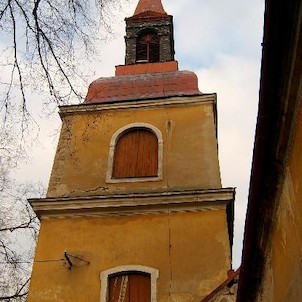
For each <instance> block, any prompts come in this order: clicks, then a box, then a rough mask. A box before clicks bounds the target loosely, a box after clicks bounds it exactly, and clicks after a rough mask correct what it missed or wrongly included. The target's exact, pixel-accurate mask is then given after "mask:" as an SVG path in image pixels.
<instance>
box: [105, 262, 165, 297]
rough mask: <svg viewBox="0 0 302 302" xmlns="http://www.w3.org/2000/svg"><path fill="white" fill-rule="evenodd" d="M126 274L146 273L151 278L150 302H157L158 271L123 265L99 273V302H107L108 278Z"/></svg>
mask: <svg viewBox="0 0 302 302" xmlns="http://www.w3.org/2000/svg"><path fill="white" fill-rule="evenodd" d="M127 272H137V273H147V274H150V276H151V302H157V286H156V284H157V279H158V278H159V271H158V269H155V268H152V267H148V266H143V265H124V266H118V267H114V268H111V269H108V270H105V271H103V272H101V274H100V278H101V302H107V300H108V281H109V276H111V275H114V274H117V273H127Z"/></svg>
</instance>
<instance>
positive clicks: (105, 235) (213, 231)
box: [28, 209, 230, 302]
mask: <svg viewBox="0 0 302 302" xmlns="http://www.w3.org/2000/svg"><path fill="white" fill-rule="evenodd" d="M227 237H228V234H227V225H226V218H225V209H221V210H209V211H201V212H196V213H170V214H169V213H166V214H161V215H158V214H151V215H137V216H135V215H134V216H120V217H90V218H89V217H83V218H80V217H79V218H65V219H64V218H61V219H60V218H58V219H47V220H42V225H41V230H40V235H39V242H38V248H37V251H36V258H35V263H34V270H33V275H32V280H31V287H30V294H29V298H28V301H29V302H43V301H45V302H46V301H73V302H77V301H78V302H83V301H85V302H90V301H91V302H95V301H100V295H101V290H104V289H101V282H100V273H101V272H102V271H104V270H107V269H110V268H113V267H116V266H122V265H143V266H148V267H152V268H155V269H158V270H159V278H158V280H157V284H156V287H157V301H159V302H165V301H182V302H187V301H188V302H189V301H190V302H193V301H194V302H195V301H196V302H198V301H200V300H201V298H202V297H203V296H205V295H206V294H208V293H209V292H210V291H211V290H213V289H214V288H215V287H216V286H217V285H218V284H220V283H221V282H222V281H224V280H225V278H226V274H227V271H228V270H229V269H230V250H229V242H228V240H227ZM64 251H67V252H68V253H69V254H71V255H74V256H77V257H80V258H83V259H85V260H87V261H89V262H90V264H86V263H85V262H81V261H78V260H76V259H73V258H71V260H72V261H73V262H74V266H73V267H72V269H71V270H69V269H68V265H67V263H66V261H65V262H64V261H58V262H43V261H45V260H55V259H60V258H64V257H63V254H64ZM39 261H42V262H39Z"/></svg>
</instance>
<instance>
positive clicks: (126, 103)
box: [28, 0, 235, 302]
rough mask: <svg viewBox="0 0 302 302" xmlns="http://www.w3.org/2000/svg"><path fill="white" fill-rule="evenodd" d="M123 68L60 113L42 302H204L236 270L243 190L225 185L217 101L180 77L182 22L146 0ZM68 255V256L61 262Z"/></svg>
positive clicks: (38, 286)
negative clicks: (176, 26) (237, 205)
mask: <svg viewBox="0 0 302 302" xmlns="http://www.w3.org/2000/svg"><path fill="white" fill-rule="evenodd" d="M125 43H126V55H125V65H119V66H116V71H115V76H113V77H109V78H99V79H97V80H96V81H94V82H93V83H91V85H90V86H89V89H88V93H87V96H86V99H85V101H84V102H83V104H80V105H70V106H62V107H60V116H61V119H62V129H61V135H60V139H59V143H58V147H57V151H56V155H55V159H54V163H53V168H52V173H51V177H50V181H49V187H48V192H47V196H46V198H43V199H33V200H31V201H30V202H31V204H32V206H33V209H34V211H35V212H36V213H37V215H38V217H39V218H40V220H41V230H40V234H39V240H38V244H37V250H36V255H35V262H34V267H33V274H32V280H31V284H30V291H29V298H28V300H29V301H30V302H33V301H37V302H38V301H39V302H43V301H73V302H75V301H79V302H80V301H81V302H83V301H85V302H90V301H91V302H92V301H101V302H107V301H108V302H109V301H110V302H115V301H116V302H117V301H119V302H123V301H124V302H151V301H152V302H155V301H159V302H160V301H161V302H164V301H183V302H186V301H188V302H189V301H194V302H195V301H196V302H197V301H200V300H201V299H203V298H204V297H205V296H207V295H208V294H209V293H210V292H211V291H212V290H213V289H215V288H216V287H217V286H218V285H219V284H221V283H222V282H223V281H224V280H225V279H226V277H227V273H228V271H229V270H230V269H231V247H232V237H233V204H234V196H235V191H234V189H233V188H222V186H221V179H220V169H219V162H218V147H217V146H218V143H217V116H216V94H203V93H201V92H200V91H199V89H198V83H197V77H196V75H195V74H194V73H193V72H190V71H180V70H178V63H177V61H175V58H174V37H173V18H172V16H170V15H168V14H167V13H166V12H165V10H164V8H163V5H162V3H161V1H160V0H156V1H155V0H140V1H139V3H138V5H137V7H136V10H135V13H134V15H133V16H132V17H130V18H126V36H125ZM53 260H58V261H53Z"/></svg>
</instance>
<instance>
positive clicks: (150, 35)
mask: <svg viewBox="0 0 302 302" xmlns="http://www.w3.org/2000/svg"><path fill="white" fill-rule="evenodd" d="M136 62H137V63H155V62H159V36H158V35H157V33H155V32H152V31H149V32H148V31H147V32H143V33H142V34H140V35H139V36H138V38H137V40H136Z"/></svg>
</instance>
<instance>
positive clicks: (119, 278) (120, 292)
mask: <svg viewBox="0 0 302 302" xmlns="http://www.w3.org/2000/svg"><path fill="white" fill-rule="evenodd" d="M108 302H151V277H150V275H149V274H145V273H136V272H133V273H132V272H131V273H125V274H117V275H113V276H110V277H109V297H108Z"/></svg>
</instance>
